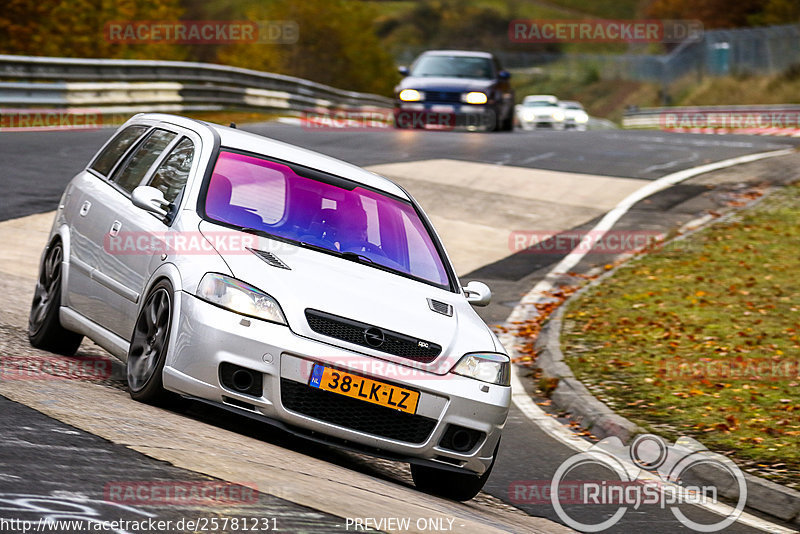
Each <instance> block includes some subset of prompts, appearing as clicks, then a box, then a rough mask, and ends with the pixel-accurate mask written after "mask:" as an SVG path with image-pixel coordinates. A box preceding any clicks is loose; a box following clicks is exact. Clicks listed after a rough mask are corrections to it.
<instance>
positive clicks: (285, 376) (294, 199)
mask: <svg viewBox="0 0 800 534" xmlns="http://www.w3.org/2000/svg"><path fill="white" fill-rule="evenodd" d="M490 297H491V293H490V291H489V288H488V287H486V286H485V285H484V284H481V283H480V282H471V283H470V284H468V285H467V286H466V287H465V288H462V287H461V286H460V284H459V281H458V279H457V277H456V275H455V273H454V270H453V267H452V265H451V263H450V260H449V259H448V257H447V254H446V253H445V250H444V248H443V246H442V244H441V242H440V240H439V238H438V236H437V235H436V233H435V232H434V230H433V227H432V226H431V223H430V221H429V220H428V218H427V217H426V216H425V214H424V213H423V211H422V209H421V208H420V206H419V205H418V204H417V203H416V202H415V201H414V199H413V198H411V196H410V195H409V194H408V193H407V192H406V191H405V190H403V189H402V188H401V187H399V186H398V185H396V184H394V183H393V182H391V181H389V180H387V179H385V178H382V177H380V176H378V175H375V174H373V173H371V172H367V171H365V170H363V169H360V168H358V167H355V166H352V165H349V164H346V163H344V162H341V161H338V160H335V159H333V158H330V157H326V156H323V155H320V154H317V153H314V152H311V151H308V150H304V149H302V148H298V147H296V146H291V145H288V144H284V143H280V142H277V141H273V140H270V139H267V138H264V137H260V136H258V135H254V134H250V133H246V132H242V131H240V130H237V129H235V128H227V127H222V126H217V125H213V124H207V123H204V122H200V121H195V120H191V119H187V118H183V117H177V116H171V115H162V114H140V115H137V116H135V117H133V118H132V119H131V120H130V121H128V122H127V123H125V124H124V125H123V126H122V127H120V128H119V130H118V131H117V132H116V134H115V135H114V136H113V137H112V138H111V140H109V141H108V142H107V143H106V144H105V146H103V147H102V149H101V150H100V151H99V152H98V153H97V155H96V156H95V157H94V158H93V160H92V161H91V162H90V164H89V165H88V166H87V167H86V169H85V170H83V171H81V172H80V173H79V174H78V175H77V176H75V177H74V178H73V179H72V181H71V182H70V183H69V185H68V186H67V188H66V190H65V191H64V194H63V196H62V197H61V200H60V203H59V206H58V211H57V213H56V217H55V221H54V224H53V228H52V231H51V234H50V239H49V242H48V245H47V247H46V249H45V250H44V252H43V254H42V261H41V269H40V274H39V279H38V283H37V285H36V291H35V296H34V299H33V305H32V308H31V314H30V322H29V338H30V341H31V343H32V344H33V345H34V346H36V347H40V348H43V349H47V350H51V351H54V352H59V353H62V354H67V355H69V354H73V353H74V352H75V351H76V350H77V348H78V345H79V344H80V342H81V339H82V337H83V336H88V337H89V338H91V339H92V340H94V341H95V342H96V343H98V344H99V345H101V346H102V347H104V348H105V349H106V350H108V351H109V352H111V353H112V354H114V355H115V356H117V357H119V358H120V359H121V360H122V361H124V362H126V369H127V377H128V385H129V389H130V394H131V396H132V397H133V398H134V399H136V400H139V401H144V402H151V403H156V402H163V401H165V400H169V399H170V398H171V397H172V396H174V395H175V394H178V395H180V396H183V397H186V398H190V399H194V400H197V401H201V402H206V403H211V404H214V405H216V406H219V407H223V408H225V409H228V410H231V411H233V412H236V413H240V414H245V415H247V416H249V417H253V418H256V419H259V420H262V421H263V422H266V423H270V424H273V425H277V426H279V427H281V428H283V429H285V430H287V431H289V432H292V433H295V434H298V435H301V436H305V437H309V438H311V439H315V440H317V441H320V440H321V441H324V442H326V443H329V444H333V445H338V446H342V447H347V448H351V449H356V450H360V451H363V452H367V453H372V454H376V455H380V456H384V457H389V458H394V459H397V460H401V461H406V462H409V463H411V466H412V473H413V476H414V481H415V483H416V485H417V487H419V488H420V489H422V490H424V491H428V492H431V493H435V494H438V495H442V496H446V497H449V498H453V499H458V500H467V499H470V498H472V497H473V496H474V495H475V494H477V492H478V491H480V489H481V488H482V486H483V484H484V482H485V481H486V479H487V478H488V476H489V473H490V471H491V468H492V465H493V464H494V460H495V457H496V455H497V451H498V445H499V441H500V433H501V431H502V428H503V425H504V424H505V421H506V417H507V415H508V408H509V402H510V398H511V389H510V386H509V382H510V376H509V373H510V362H509V358H508V356H507V354H506V353H505V351H504V349H503V347H502V346H501V344H500V342H499V341H498V340H497V338H496V337H495V336H494V334H493V333H492V332H491V330H489V328H488V327H487V326H486V325H485V324H484V323H483V321H482V320H481V319H480V318H479V317H478V315H477V314H476V313H475V311H474V310H473V309H472V306H473V305H478V306H479V305H486V304H488V302H489V299H490Z"/></svg>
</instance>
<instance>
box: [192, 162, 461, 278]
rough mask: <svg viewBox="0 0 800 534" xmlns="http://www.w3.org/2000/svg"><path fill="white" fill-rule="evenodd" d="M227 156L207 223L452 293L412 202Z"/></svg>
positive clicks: (218, 169)
mask: <svg viewBox="0 0 800 534" xmlns="http://www.w3.org/2000/svg"><path fill="white" fill-rule="evenodd" d="M300 172H302V173H303V174H308V175H309V176H318V178H310V177H308V176H301V175H299V174H297V173H296V172H295V171H294V170H293V169H292V168H290V167H289V166H287V165H284V164H281V163H277V162H274V161H270V160H267V159H264V158H261V157H256V156H252V155H246V154H240V153H236V152H230V151H226V150H222V151H221V152H220V155H219V158H218V159H217V163H216V165H215V167H214V172H213V174H212V176H211V179H210V182H209V184H208V188H207V192H206V197H205V201H204V206H205V215H206V218H208V219H210V220H212V221H217V222H222V223H227V224H229V225H233V226H236V227H244V228H252V229H254V230H258V231H261V232H265V233H268V234H270V235H272V236H276V237H278V238H282V239H285V240H289V241H292V242H294V243H298V244H301V245H305V246H309V247H312V248H317V247H321V248H322V249H324V250H325V251H329V253H332V254H342V253H351V254H347V255H346V257H349V258H351V259H352V258H356V259H359V260H360V261H362V262H363V263H365V264H368V265H372V266H375V267H378V268H382V269H384V270H385V269H389V270H392V271H395V272H397V273H400V274H403V275H408V276H411V277H413V278H416V279H419V280H422V281H425V282H430V283H433V284H435V285H438V286H441V287H449V283H448V277H447V271H446V270H445V268H444V263H443V261H442V258H441V256H440V255H439V252H438V251H437V248H436V246H435V245H434V241H433V239H432V237H431V235H430V233H429V232H428V230H427V228H426V226H425V224H423V222H422V220H421V219H420V217H419V215H418V213H417V211H416V210H415V209H414V207H413V206H412V204H411V203H410V202H407V201H403V200H401V199H398V198H396V197H393V196H390V195H388V194H384V193H380V192H378V191H375V190H373V189H369V188H366V187H364V186H360V185H359V184H357V183H355V182H351V181H349V180H344V179H342V178H337V177H333V176H327V175H322V174H321V173H319V172H317V171H309V172H304V171H302V170H300Z"/></svg>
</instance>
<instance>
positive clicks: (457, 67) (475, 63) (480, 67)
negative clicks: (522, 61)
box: [411, 55, 494, 80]
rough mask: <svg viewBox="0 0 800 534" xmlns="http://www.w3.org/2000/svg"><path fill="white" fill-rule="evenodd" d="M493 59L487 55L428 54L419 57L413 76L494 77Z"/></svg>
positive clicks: (412, 71)
mask: <svg viewBox="0 0 800 534" xmlns="http://www.w3.org/2000/svg"><path fill="white" fill-rule="evenodd" d="M493 70H494V69H492V60H491V59H489V58H487V57H470V56H439V55H435V56H434V55H428V56H422V57H421V58H419V59H418V60H417V61H416V62H415V63H414V65H413V67H412V68H411V76H444V77H452V78H480V79H487V80H490V79H492V76H493V75H494V74H493Z"/></svg>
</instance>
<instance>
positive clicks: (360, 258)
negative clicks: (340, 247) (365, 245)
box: [339, 252, 375, 263]
mask: <svg viewBox="0 0 800 534" xmlns="http://www.w3.org/2000/svg"><path fill="white" fill-rule="evenodd" d="M339 254H341V255H342V257H343V258H347V259H348V260H353V261H357V262H359V263H362V262H367V263H375V262H374V261H372V260H371V259H370V258H368V257H366V256H364V255H363V254H359V253H358V252H339Z"/></svg>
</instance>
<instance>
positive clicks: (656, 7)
mask: <svg viewBox="0 0 800 534" xmlns="http://www.w3.org/2000/svg"><path fill="white" fill-rule="evenodd" d="M647 15H648V16H649V17H653V18H659V19H696V20H700V21H701V22H702V23H703V26H704V27H705V28H706V29H711V28H738V27H744V26H753V25H759V24H786V23H791V22H800V3H798V2H797V0H736V1H731V0H656V1H655V2H653V3H652V4H651V5H650V7H649V9H648V11H647Z"/></svg>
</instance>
